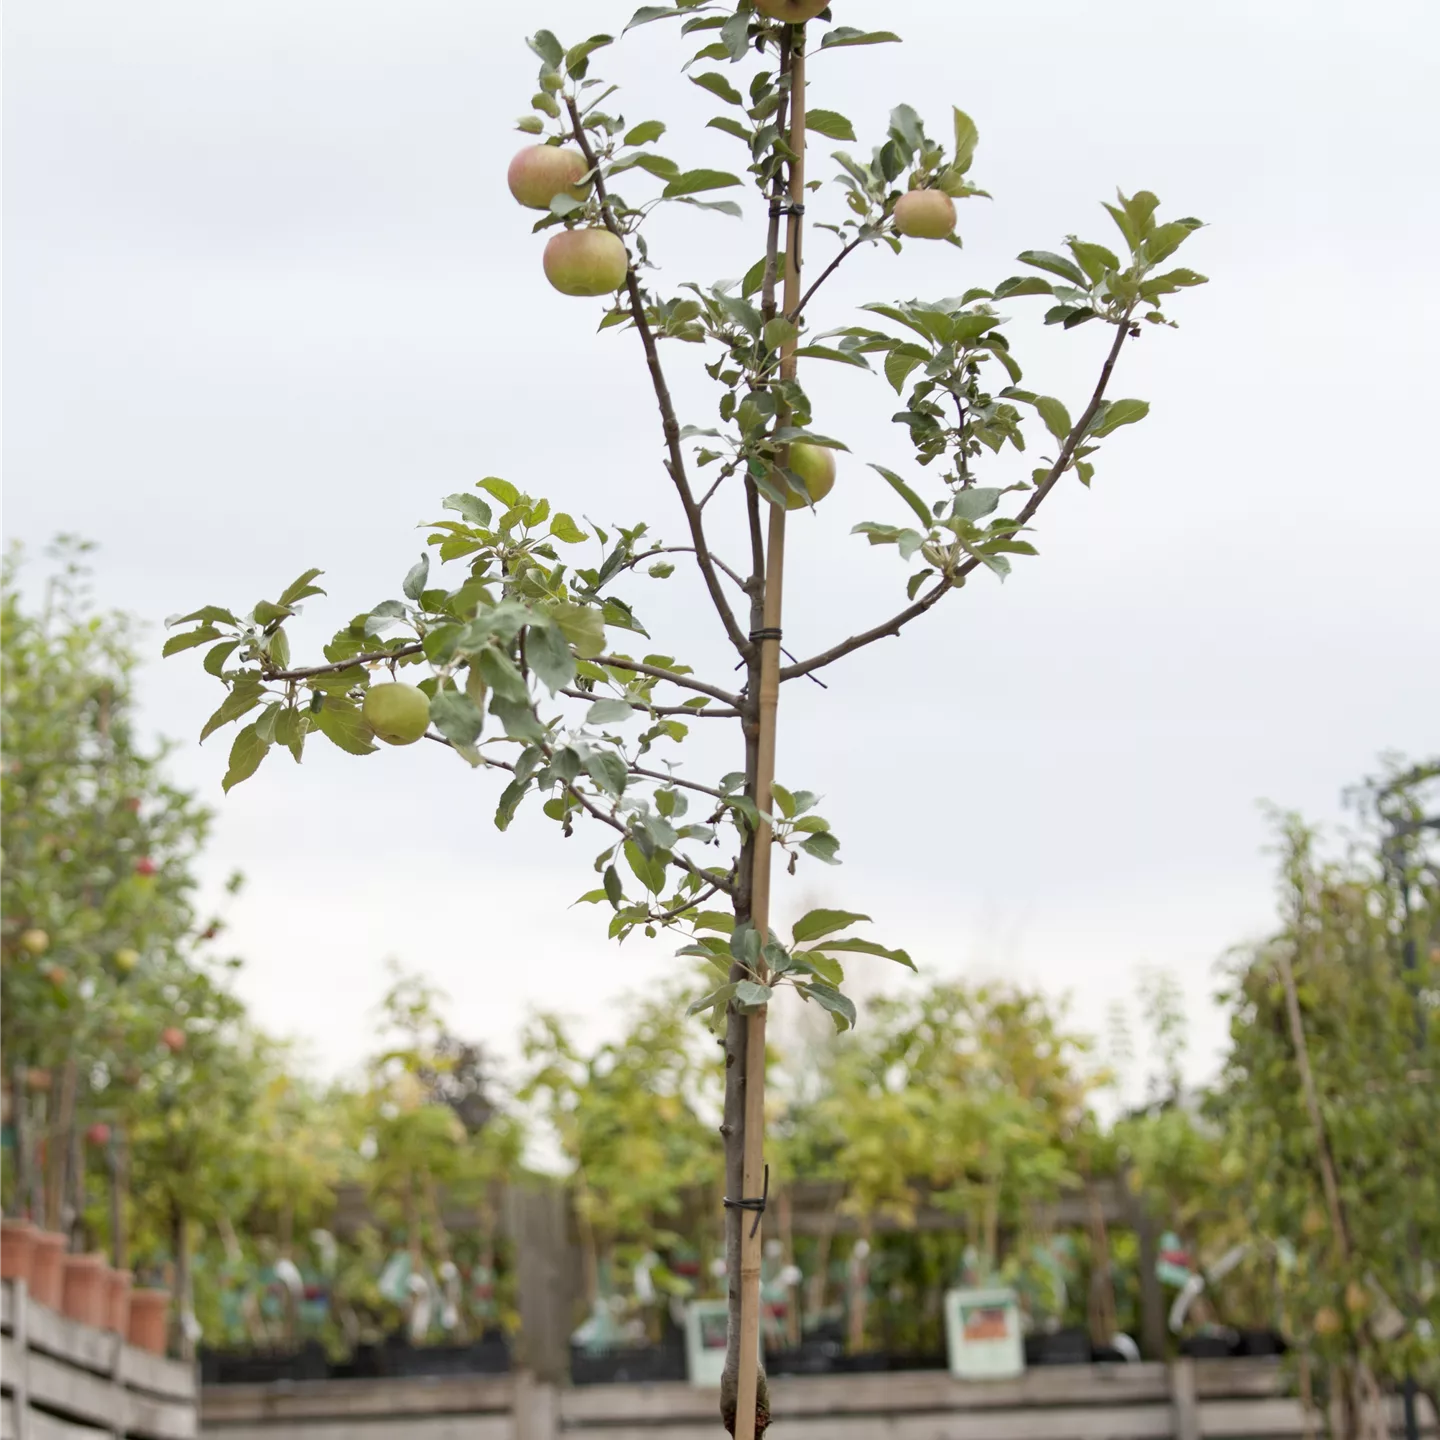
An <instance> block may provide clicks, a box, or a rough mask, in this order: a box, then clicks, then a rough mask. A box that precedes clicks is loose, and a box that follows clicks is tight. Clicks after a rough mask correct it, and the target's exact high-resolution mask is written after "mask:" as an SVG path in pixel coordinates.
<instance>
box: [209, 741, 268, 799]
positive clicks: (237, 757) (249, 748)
mask: <svg viewBox="0 0 1440 1440" xmlns="http://www.w3.org/2000/svg"><path fill="white" fill-rule="evenodd" d="M269 749H270V742H269V741H268V740H262V739H261V738H260V733H259V731H258V730H257V729H256V727H255V726H254V725H247V726H246V727H245V728H244V729H243V730H242V731H241V732H240V733H239V734H238V735H237V736H236V737H235V743H234V744H233V745H232V746H231V747H230V768H229V769H228V770H227V771H226V772H225V778H224V779H223V780H222V781H221V782H220V787H221V789H223V790H224V791H225V793H226V794H227V795H228V794H229V793H230V791H231V790H232V789H233V788H234V787H235V786H236V785H238V784H239V783H240V782H241V781H242V780H248V779H249V778H250V776H252V775H253V774H254V773H255V772H256V771H257V770H258V769H259V768H260V762H261V761H262V760H263V759H264V758H265V756H266V754H267V753H268V752H269Z"/></svg>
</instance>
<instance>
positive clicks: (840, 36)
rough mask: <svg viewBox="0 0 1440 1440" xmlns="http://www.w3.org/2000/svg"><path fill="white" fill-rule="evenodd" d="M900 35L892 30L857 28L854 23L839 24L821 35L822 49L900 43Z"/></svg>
mask: <svg viewBox="0 0 1440 1440" xmlns="http://www.w3.org/2000/svg"><path fill="white" fill-rule="evenodd" d="M899 43H900V37H899V36H898V35H896V34H895V33H894V32H893V31H891V30H857V29H856V28H855V27H854V26H853V25H837V26H836V27H835V28H834V29H833V30H827V31H826V32H825V34H824V35H823V36H822V37H821V40H820V48H821V49H822V50H835V49H838V48H839V47H840V46H842V45H898V44H899Z"/></svg>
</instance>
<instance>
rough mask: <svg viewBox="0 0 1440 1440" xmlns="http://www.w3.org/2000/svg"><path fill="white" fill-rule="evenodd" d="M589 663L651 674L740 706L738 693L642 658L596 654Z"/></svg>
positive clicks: (640, 673)
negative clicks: (650, 663) (647, 661)
mask: <svg viewBox="0 0 1440 1440" xmlns="http://www.w3.org/2000/svg"><path fill="white" fill-rule="evenodd" d="M591 663H592V664H595V665H613V666H614V667H615V668H616V669H617V670H633V671H634V672H635V673H636V674H637V675H653V676H654V677H655V678H656V679H657V680H668V681H669V682H670V683H671V684H672V685H678V686H679V687H680V688H681V689H682V690H694V691H695V692H696V693H697V694H699V695H708V696H709V697H710V698H711V699H712V700H719V701H720V702H721V703H722V704H724V705H733V706H734V707H735V708H736V709H739V707H740V697H739V696H738V695H732V694H731V693H730V691H728V690H721V689H720V688H719V687H718V686H716V685H707V684H706V683H705V682H704V681H703V680H696V679H695V678H694V677H693V676H690V675H681V674H679V673H678V672H676V671H674V670H666V669H665V668H664V667H663V666H660V665H647V664H646V663H645V662H644V661H643V660H631V659H630V658H629V657H628V656H625V655H596V656H595V657H594V659H593V660H592V662H591Z"/></svg>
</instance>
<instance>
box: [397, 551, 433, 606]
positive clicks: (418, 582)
mask: <svg viewBox="0 0 1440 1440" xmlns="http://www.w3.org/2000/svg"><path fill="white" fill-rule="evenodd" d="M429 578H430V557H429V555H422V556H421V557H420V559H419V562H418V563H417V564H415V565H412V566H411V567H410V569H409V571H408V573H407V574H406V576H405V584H404V585H403V586H402V587H401V588H402V589H403V590H404V591H405V598H406V599H407V600H418V599H419V598H420V597H421V595H423V594H424V593H425V582H426V581H427V580H428V579H429Z"/></svg>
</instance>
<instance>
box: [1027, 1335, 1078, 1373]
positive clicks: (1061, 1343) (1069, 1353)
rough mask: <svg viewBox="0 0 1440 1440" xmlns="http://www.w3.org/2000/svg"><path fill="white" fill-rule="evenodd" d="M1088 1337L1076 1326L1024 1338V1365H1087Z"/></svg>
mask: <svg viewBox="0 0 1440 1440" xmlns="http://www.w3.org/2000/svg"><path fill="white" fill-rule="evenodd" d="M1089 1363H1090V1335H1089V1332H1088V1331H1086V1330H1082V1329H1081V1328H1080V1327H1079V1326H1078V1325H1077V1326H1072V1327H1071V1328H1070V1329H1068V1330H1053V1331H1051V1332H1049V1333H1048V1334H1044V1335H1027V1336H1026V1337H1025V1364H1026V1365H1027V1366H1034V1365H1088V1364H1089Z"/></svg>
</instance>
